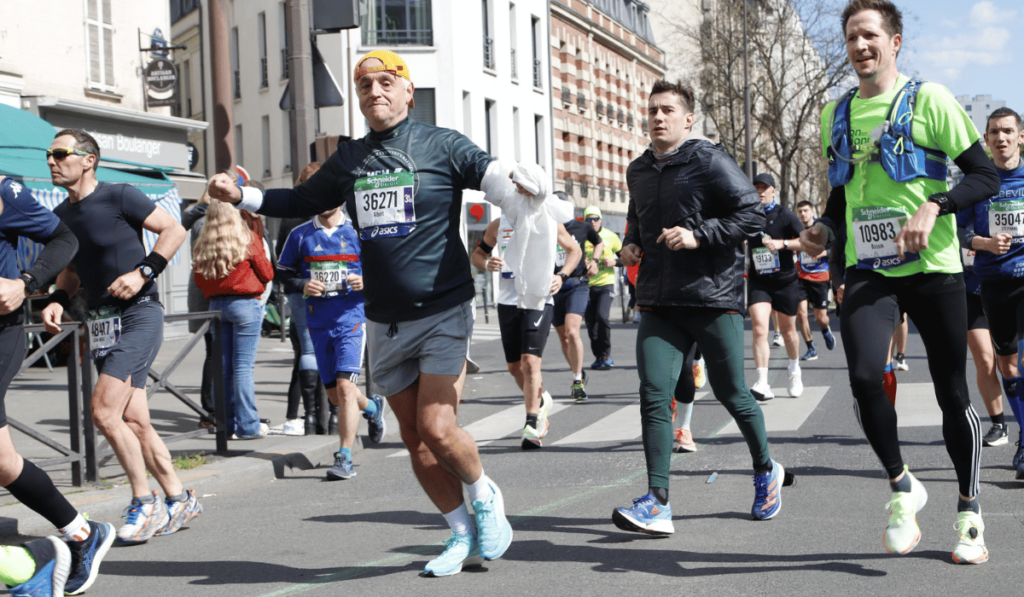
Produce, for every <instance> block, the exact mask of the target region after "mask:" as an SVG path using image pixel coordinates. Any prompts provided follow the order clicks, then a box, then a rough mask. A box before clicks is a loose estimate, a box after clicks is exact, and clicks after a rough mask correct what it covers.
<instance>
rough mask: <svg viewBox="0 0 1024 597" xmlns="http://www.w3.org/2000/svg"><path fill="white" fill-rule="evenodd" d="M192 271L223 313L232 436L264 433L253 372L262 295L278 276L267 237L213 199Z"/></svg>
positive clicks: (227, 406) (227, 404)
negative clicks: (269, 255) (267, 250)
mask: <svg viewBox="0 0 1024 597" xmlns="http://www.w3.org/2000/svg"><path fill="white" fill-rule="evenodd" d="M192 271H193V277H194V278H195V281H196V284H197V285H198V286H199V288H200V289H201V290H202V291H203V295H204V296H205V297H206V298H208V299H210V309H211V310H213V311H220V314H221V326H220V332H221V333H222V355H223V361H224V392H225V394H226V400H225V402H224V406H225V415H226V417H225V422H226V424H227V431H228V433H229V434H232V435H231V438H232V439H259V438H261V437H264V436H265V435H266V434H267V425H266V424H264V423H261V422H260V416H259V413H258V412H257V410H256V384H255V381H254V380H253V373H252V372H253V368H254V367H255V366H256V349H257V348H258V346H259V340H260V330H261V328H262V321H263V306H262V305H261V303H260V295H261V294H262V293H263V291H264V289H265V288H266V286H267V284H268V283H269V282H270V281H271V280H272V279H273V278H274V269H273V266H272V265H271V264H270V260H269V259H267V255H266V253H265V252H264V250H263V239H262V238H260V237H259V236H257V235H255V234H253V232H252V231H251V230H250V229H249V227H248V226H247V225H246V224H245V222H244V221H243V220H242V217H241V215H240V214H239V212H238V211H237V210H236V209H235V208H234V207H232V206H230V205H228V204H226V203H221V202H220V201H213V202H211V203H210V207H209V209H208V210H207V212H206V223H205V224H204V225H203V232H202V233H201V234H200V235H199V240H197V241H196V245H195V248H194V249H193V250H192Z"/></svg>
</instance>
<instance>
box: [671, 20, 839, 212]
mask: <svg viewBox="0 0 1024 597" xmlns="http://www.w3.org/2000/svg"><path fill="white" fill-rule="evenodd" d="M690 1H691V2H692V3H693V8H692V9H691V14H694V15H701V16H700V17H699V18H696V19H690V20H689V22H686V21H680V20H676V21H674V22H672V23H671V27H672V28H673V30H672V31H669V32H668V35H666V36H665V37H664V39H665V41H664V42H663V45H667V46H668V47H669V48H670V52H671V51H672V50H674V49H675V48H673V47H672V46H680V47H682V48H686V50H688V51H684V52H683V53H684V54H685V55H686V56H688V57H689V60H688V62H689V64H688V65H687V67H686V68H684V71H685V72H687V73H690V76H689V77H688V78H689V79H690V80H691V83H693V84H694V86H695V87H697V88H698V90H699V91H698V93H697V96H698V103H699V109H700V110H701V111H702V112H703V115H704V117H705V119H706V120H707V121H710V124H711V125H713V128H714V131H715V132H716V133H717V136H718V140H719V141H720V142H721V143H722V145H724V146H725V148H726V150H727V151H728V152H729V153H731V154H732V155H733V156H734V157H736V158H737V161H742V160H743V154H744V110H743V84H744V81H743V3H744V2H745V1H749V4H748V5H747V10H748V21H747V31H748V39H749V45H748V51H749V60H750V96H751V137H752V139H753V145H754V148H753V159H754V160H755V161H756V162H758V164H759V169H760V170H761V171H767V172H770V173H771V174H773V175H774V177H775V179H776V183H777V184H778V189H779V195H780V200H781V201H782V203H783V205H787V206H788V205H791V204H793V203H795V202H796V201H799V200H801V199H808V200H810V201H811V202H812V203H815V204H820V203H822V202H823V201H824V200H825V198H826V197H827V194H828V186H827V180H826V177H825V171H826V168H827V164H826V163H825V160H824V158H823V157H822V147H821V134H820V118H821V110H822V108H824V106H825V104H826V103H827V102H828V101H830V100H831V99H832V98H833V95H834V92H835V91H837V90H838V88H839V87H840V85H842V84H843V82H844V79H847V78H848V77H849V76H850V75H851V69H850V67H849V63H848V62H847V58H846V46H845V41H844V36H843V35H842V32H841V31H840V19H839V14H840V11H841V5H840V4H839V2H838V0H788V1H787V0H690ZM710 128H711V127H708V126H707V125H706V126H705V130H709V129H710ZM709 132H710V131H709Z"/></svg>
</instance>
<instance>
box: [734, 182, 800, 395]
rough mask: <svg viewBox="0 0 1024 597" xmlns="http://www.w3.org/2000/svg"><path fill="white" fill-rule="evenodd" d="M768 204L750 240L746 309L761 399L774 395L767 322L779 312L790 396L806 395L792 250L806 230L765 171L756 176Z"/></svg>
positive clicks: (763, 202)
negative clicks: (777, 194) (779, 197)
mask: <svg viewBox="0 0 1024 597" xmlns="http://www.w3.org/2000/svg"><path fill="white" fill-rule="evenodd" d="M754 188H756V189H757V192H758V195H760V198H761V205H762V207H763V208H764V212H765V216H766V220H765V225H764V229H763V230H762V231H761V234H760V235H759V236H754V237H753V238H750V239H748V240H747V253H748V255H747V256H748V258H749V260H750V273H749V275H748V277H747V309H748V310H749V311H750V325H751V333H752V334H753V352H754V366H755V367H757V382H756V383H754V385H753V387H751V388H750V391H751V393H753V394H754V397H755V398H757V399H758V400H762V401H764V400H771V399H772V398H774V397H775V393H774V392H772V389H771V386H769V385H768V359H769V357H770V356H771V348H770V347H769V346H768V322H769V319H770V318H771V315H772V312H773V311H774V312H775V313H777V314H778V317H779V322H778V328H776V329H777V330H778V331H779V333H781V334H782V339H783V341H784V342H785V343H786V354H787V355H788V356H789V369H788V372H789V382H788V384H787V391H788V392H789V395H790V396H800V395H801V394H803V393H804V383H803V378H802V375H801V372H800V361H799V360H798V359H797V357H798V356H799V355H800V352H799V342H800V336H799V335H798V334H797V332H796V313H797V306H798V305H799V303H800V286H799V285H798V284H797V271H796V266H795V265H794V263H793V253H794V252H797V251H800V250H801V249H802V248H803V247H802V246H801V244H800V241H799V240H797V237H798V236H799V235H800V231H801V230H803V229H804V227H803V225H802V224H801V223H800V219H799V218H797V217H796V214H794V213H793V212H791V211H790V210H789V209H787V208H785V207H783V206H782V205H780V204H779V203H778V202H776V201H775V179H774V178H772V175H771V174H768V173H762V174H758V175H757V176H755V177H754Z"/></svg>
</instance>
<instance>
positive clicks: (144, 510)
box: [117, 491, 170, 545]
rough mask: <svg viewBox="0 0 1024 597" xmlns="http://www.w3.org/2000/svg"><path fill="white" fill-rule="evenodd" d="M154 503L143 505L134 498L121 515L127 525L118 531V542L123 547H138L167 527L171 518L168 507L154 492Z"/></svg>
mask: <svg viewBox="0 0 1024 597" xmlns="http://www.w3.org/2000/svg"><path fill="white" fill-rule="evenodd" d="M153 499H154V501H153V502H152V503H148V504H143V503H142V502H141V501H140V500H139V498H132V503H131V504H129V505H128V507H127V508H125V509H124V513H123V514H122V515H121V517H122V518H124V519H125V524H124V526H122V527H121V528H119V529H118V530H117V542H118V543H120V544H122V545H138V544H139V543H145V542H146V541H149V539H150V537H152V536H153V535H155V534H156V532H157V531H159V530H160V529H162V528H164V527H165V526H167V522H168V521H169V520H170V516H169V515H168V514H167V505H166V504H165V503H164V501H163V500H161V499H160V498H159V496H157V493H156V492H155V491H154V492H153Z"/></svg>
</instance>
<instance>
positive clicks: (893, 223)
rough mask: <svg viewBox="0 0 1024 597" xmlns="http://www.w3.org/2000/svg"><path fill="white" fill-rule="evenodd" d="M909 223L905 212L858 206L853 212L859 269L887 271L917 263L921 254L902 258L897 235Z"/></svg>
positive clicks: (905, 255)
mask: <svg viewBox="0 0 1024 597" xmlns="http://www.w3.org/2000/svg"><path fill="white" fill-rule="evenodd" d="M906 223H907V214H906V212H904V211H902V210H899V209H894V208H891V207H857V208H854V210H853V227H852V228H853V229H852V233H853V245H854V248H855V249H856V251H857V267H858V268H861V269H888V268H891V267H896V266H899V265H903V264H904V263H909V262H911V261H917V260H918V259H920V258H921V256H920V255H919V254H918V253H906V252H905V253H904V258H903V259H900V258H899V255H898V254H897V250H896V236H897V235H899V233H900V230H901V229H902V228H903V225H904V224H906Z"/></svg>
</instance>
